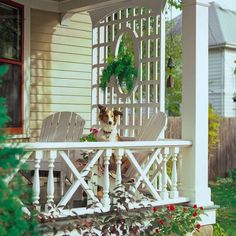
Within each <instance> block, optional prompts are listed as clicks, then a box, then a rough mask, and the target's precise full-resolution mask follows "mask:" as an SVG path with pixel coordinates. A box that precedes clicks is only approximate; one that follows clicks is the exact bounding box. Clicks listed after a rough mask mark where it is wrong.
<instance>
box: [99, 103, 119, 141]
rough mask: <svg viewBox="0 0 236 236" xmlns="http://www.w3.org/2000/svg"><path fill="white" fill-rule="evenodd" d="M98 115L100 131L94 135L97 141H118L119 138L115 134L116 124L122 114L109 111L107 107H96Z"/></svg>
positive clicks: (116, 111)
mask: <svg viewBox="0 0 236 236" xmlns="http://www.w3.org/2000/svg"><path fill="white" fill-rule="evenodd" d="M98 108H99V115H98V119H99V121H100V123H101V129H100V130H99V131H98V132H97V133H96V135H95V138H96V140H97V141H108V142H115V141H120V136H119V134H118V132H117V122H118V118H119V116H122V115H123V114H122V112H120V111H118V110H114V111H112V110H109V109H108V108H107V107H105V106H102V105H100V104H99V105H98Z"/></svg>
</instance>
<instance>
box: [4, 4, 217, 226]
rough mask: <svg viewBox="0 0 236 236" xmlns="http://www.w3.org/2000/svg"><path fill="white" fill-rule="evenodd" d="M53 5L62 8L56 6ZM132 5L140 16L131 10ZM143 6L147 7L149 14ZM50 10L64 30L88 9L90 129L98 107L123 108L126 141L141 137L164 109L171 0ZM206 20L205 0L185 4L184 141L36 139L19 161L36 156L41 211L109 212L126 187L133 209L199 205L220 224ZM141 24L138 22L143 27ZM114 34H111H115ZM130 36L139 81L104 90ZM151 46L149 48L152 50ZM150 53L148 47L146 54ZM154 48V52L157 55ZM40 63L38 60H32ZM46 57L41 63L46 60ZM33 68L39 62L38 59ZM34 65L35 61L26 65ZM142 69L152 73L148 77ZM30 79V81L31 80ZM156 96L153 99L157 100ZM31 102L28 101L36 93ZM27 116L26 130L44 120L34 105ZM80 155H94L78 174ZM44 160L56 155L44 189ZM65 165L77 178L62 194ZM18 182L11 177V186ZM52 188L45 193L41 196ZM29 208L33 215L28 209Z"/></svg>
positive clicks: (35, 196)
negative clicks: (212, 172)
mask: <svg viewBox="0 0 236 236" xmlns="http://www.w3.org/2000/svg"><path fill="white" fill-rule="evenodd" d="M21 2H22V3H23V4H25V6H26V7H27V9H28V10H30V9H31V8H33V7H35V8H36V9H40V10H48V9H44V7H43V2H44V1H41V2H40V4H39V3H35V5H34V6H33V5H32V6H30V5H27V4H28V3H26V2H24V1H23V0H22V1H21ZM38 2H39V1H38ZM81 4H82V5H81ZM54 6H57V7H56V8H54ZM131 8H133V9H134V11H132V12H130V11H129V9H131ZM142 8H147V9H148V10H147V11H146V10H145V11H143V10H142ZM50 9H54V10H53V11H55V12H56V13H58V15H60V22H61V25H65V26H66V25H68V24H69V23H70V19H71V17H72V16H73V15H74V14H75V12H83V11H85V10H86V11H88V12H89V14H90V17H91V22H92V40H93V42H92V44H93V46H92V56H93V61H92V69H91V71H90V72H91V74H92V78H91V81H92V86H91V93H92V95H91V103H90V104H89V106H90V107H91V113H90V114H89V116H90V115H91V116H90V118H89V120H88V121H87V129H88V128H89V127H91V126H92V125H98V121H97V104H98V103H101V104H103V105H106V106H107V107H109V108H118V109H120V110H122V111H123V113H124V119H123V120H122V121H121V123H119V129H120V132H121V134H122V135H124V136H135V135H137V133H138V131H139V130H140V129H141V127H142V125H143V123H144V121H145V119H146V118H149V117H150V116H151V115H152V114H153V113H157V112H159V111H165V1H162V0H160V1H157V0H155V1H151V0H149V1H93V3H89V4H87V3H85V2H80V3H78V1H65V2H60V3H57V5H56V3H53V1H52V2H51V5H50ZM117 9H118V11H117ZM137 9H138V10H137ZM122 11H123V12H122ZM104 16H105V17H104ZM124 18H125V20H124ZM150 19H154V25H153V26H152V28H151V24H150ZM207 20H208V9H207V4H206V3H205V1H204V0H191V1H189V0H184V1H183V62H184V68H183V72H184V73H183V109H182V127H183V128H182V137H183V139H184V140H167V139H164V135H163V136H162V139H160V140H158V141H143V142H137V141H129V142H89V143H88V142H85V143H81V142H62V143H61V142H53V143H51V142H47V143H46V142H33V141H35V140H33V141H32V142H29V143H21V144H20V146H22V147H23V148H24V149H25V150H26V152H27V153H26V154H25V155H24V156H23V157H20V158H21V160H22V163H25V162H28V161H29V160H30V158H31V159H32V158H33V162H31V163H32V165H33V170H34V177H33V180H32V188H33V203H34V204H35V206H36V208H37V210H38V211H39V212H41V213H43V214H44V215H45V216H50V215H53V216H55V217H58V218H67V217H71V216H77V215H87V214H91V215H92V214H94V213H95V212H96V213H99V212H109V211H110V208H111V204H112V202H113V201H114V199H113V195H114V194H113V193H114V191H115V190H117V189H118V190H119V189H120V188H123V187H122V186H123V185H125V187H126V191H127V192H128V193H129V192H130V194H131V196H129V198H130V200H129V202H128V207H129V209H137V208H140V207H154V206H162V205H167V204H172V203H173V204H182V203H189V204H197V205H201V206H203V207H204V208H205V209H206V213H207V216H204V217H203V218H202V224H203V225H206V224H214V223H215V209H214V207H213V206H214V204H213V202H211V194H210V189H209V188H208V174H207V172H208V160H207V158H208V148H207V145H208V144H207V143H208V142H207V132H208V125H207V124H208V121H207V114H208V102H207V101H208V99H207V97H208V95H207V94H208V80H207V74H208V73H207V72H208V68H207V64H208V45H207V42H208V40H207V37H208V34H207V24H205V22H206V21H207ZM143 22H146V23H145V24H147V25H148V26H147V27H148V30H147V32H149V33H147V34H146V35H144V34H143V33H142V32H141V31H142V30H141V28H142V24H143ZM136 23H138V24H137V25H138V26H137V28H136ZM139 24H140V25H139ZM116 25H117V26H116ZM116 27H117V28H116ZM108 29H111V30H110V31H109V32H110V33H109V36H108V31H107V30H108ZM139 31H140V32H139ZM150 32H151V33H150ZM124 33H128V34H130V35H131V38H133V40H134V45H135V46H134V48H135V55H136V59H135V63H136V64H135V65H136V66H137V68H138V69H139V71H140V73H139V77H138V81H137V82H136V84H135V88H134V90H133V91H132V93H130V94H129V93H127V94H126V93H125V92H122V91H120V90H119V88H118V89H117V86H118V85H117V84H116V81H115V80H114V79H113V80H112V81H111V83H110V84H109V86H108V88H106V90H105V91H102V90H101V89H100V88H99V78H100V76H101V71H102V69H104V68H105V66H106V63H105V62H106V60H107V58H108V56H109V52H110V51H111V52H112V53H114V54H117V50H118V49H117V48H118V47H119V43H120V41H121V38H122V37H123V35H124ZM144 41H147V42H149V43H147V44H146V45H145V44H144ZM50 44H51V42H48V45H50ZM150 45H152V46H150ZM27 47H28V46H27ZM143 48H145V50H147V51H146V54H145V55H144V50H143ZM151 51H154V54H153V53H151ZM28 53H29V52H28ZM33 59H35V58H34V57H33ZM40 59H42V58H41V57H40ZM43 59H44V61H48V60H49V58H46V59H45V58H43ZM27 63H28V62H26V64H27ZM33 63H35V61H34V60H33V61H32V64H33ZM33 66H35V65H33ZM43 66H45V65H43ZM80 66H81V65H80ZM28 67H29V64H27V66H26V68H28ZM150 68H152V69H150ZM37 69H38V68H37ZM143 70H146V71H147V74H146V75H145V79H144V77H143V73H142V71H143ZM150 71H152V75H150V74H151V73H150ZM26 74H27V73H26ZM36 74H37V73H36ZM39 74H40V73H39ZM36 76H38V75H36ZM27 78H28V80H29V79H30V78H29V75H27ZM35 81H36V80H35ZM60 82H61V81H60ZM48 83H50V82H48ZM25 87H26V88H27V89H26V90H27V91H30V84H29V81H28V82H27V80H26V84H25ZM32 88H33V86H32ZM151 91H152V93H153V96H150V92H151ZM28 95H29V94H28ZM33 95H34V96H32V94H31V96H32V97H33V100H34V103H35V104H36V106H37V99H38V96H37V91H36V93H35V94H33ZM26 98H27V101H28V102H29V96H28V97H27V96H26ZM39 106H40V104H39ZM64 107H66V106H64ZM31 108H32V107H31ZM86 109H87V108H86ZM32 110H34V107H33V109H32ZM25 113H26V118H27V119H26V124H25V130H27V129H28V130H29V128H30V121H31V119H32V120H34V122H36V123H37V121H38V116H37V115H39V116H41V114H40V111H39V112H38V114H37V115H36V116H35V115H31V114H30V109H29V106H25ZM30 117H31V119H30ZM35 120H36V121H35ZM28 130H27V132H28ZM35 137H37V135H36V136H35ZM35 139H36V138H35ZM76 152H80V153H81V152H89V153H90V155H89V159H88V161H87V163H86V165H85V166H84V167H83V168H82V170H78V167H77V166H76V165H75V163H73V161H72V159H71V156H70V154H71V153H72V154H73V153H76ZM140 152H145V153H147V155H146V156H145V163H144V164H143V165H140V164H139V163H138V162H137V161H136V158H135V155H136V154H137V153H140ZM112 153H116V156H117V160H116V171H115V172H116V173H115V176H113V178H111V176H110V171H109V165H110V160H111V157H112ZM45 155H47V156H48V157H49V158H48V161H47V168H48V175H47V177H46V185H44V186H43V184H42V182H41V179H40V170H41V169H42V166H41V161H42V160H43V157H44V156H45ZM124 156H126V157H127V158H128V160H129V161H130V163H131V165H132V166H133V168H134V170H135V173H136V177H135V179H134V180H133V181H132V182H131V183H130V182H128V183H127V182H126V180H124V177H123V175H122V173H121V163H122V159H123V158H124ZM99 159H103V160H104V172H103V174H102V177H103V178H101V176H98V175H99V173H98V171H97V169H98V166H99ZM58 160H60V161H61V162H60V163H61V165H62V167H63V168H64V167H66V169H67V170H68V172H70V173H71V174H72V179H71V180H70V181H67V186H66V187H65V189H61V190H60V193H56V192H55V181H54V180H55V178H54V175H55V172H54V169H55V165H57V164H58ZM57 169H58V168H57ZM16 172H18V170H16ZM13 177H14V176H11V177H9V179H8V181H10V180H11V179H12V178H13ZM98 185H99V186H102V188H103V190H102V195H99V194H98V188H97V186H98ZM45 186H46V192H45V191H42V190H43V189H45ZM81 193H82V195H81ZM132 194H133V195H132ZM43 195H46V197H45V196H44V197H43ZM81 196H82V198H84V199H85V200H84V199H82V198H81ZM78 197H80V200H84V201H83V205H81V204H80V206H76V205H75V204H74V200H75V199H76V198H78ZM25 210H26V211H27V209H25Z"/></svg>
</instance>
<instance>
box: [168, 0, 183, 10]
mask: <svg viewBox="0 0 236 236" xmlns="http://www.w3.org/2000/svg"><path fill="white" fill-rule="evenodd" d="M168 3H169V4H170V5H171V6H173V7H175V8H176V9H182V5H181V4H182V0H168Z"/></svg>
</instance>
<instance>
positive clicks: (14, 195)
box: [0, 67, 38, 236]
mask: <svg viewBox="0 0 236 236" xmlns="http://www.w3.org/2000/svg"><path fill="white" fill-rule="evenodd" d="M6 71H7V70H6V68H3V67H0V77H1V76H3V75H4V73H5V72H6ZM7 121H9V117H8V116H7V115H6V106H5V99H3V98H0V146H1V148H0V235H1V236H9V235H10V236H12V235H17V236H18V235H19V236H20V235H38V233H37V223H36V220H35V217H34V215H33V214H32V215H31V216H29V215H26V214H25V213H23V211H22V203H21V202H20V201H19V199H24V204H29V203H30V202H31V194H30V192H29V190H28V189H27V188H26V187H25V186H24V185H23V183H22V181H21V179H20V177H15V178H14V181H11V182H10V183H9V184H8V183H7V177H9V176H10V175H12V174H13V173H14V170H15V168H17V167H18V166H19V165H20V161H19V159H17V156H18V155H22V154H23V153H24V151H23V150H22V149H21V148H18V147H17V145H14V144H12V145H10V146H8V147H6V146H5V145H4V144H5V143H6V140H7V136H6V134H5V132H4V129H3V128H4V127H5V124H6V122H7Z"/></svg>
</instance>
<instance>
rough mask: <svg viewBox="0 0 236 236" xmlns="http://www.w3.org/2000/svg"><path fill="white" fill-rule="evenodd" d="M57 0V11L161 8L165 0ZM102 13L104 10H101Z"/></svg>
mask: <svg viewBox="0 0 236 236" xmlns="http://www.w3.org/2000/svg"><path fill="white" fill-rule="evenodd" d="M58 1H59V12H61V13H66V12H68V11H69V12H74V11H76V12H78V11H94V10H97V9H101V8H107V11H109V12H110V11H111V10H112V9H113V8H114V9H117V7H118V8H119V7H121V6H122V5H123V6H124V5H125V6H126V7H136V6H143V7H148V8H151V9H153V10H154V9H157V10H159V11H160V10H161V9H163V7H164V6H165V3H166V0H89V1H88V0H69V1H68V0H64V1H60V0H58ZM102 14H104V12H102Z"/></svg>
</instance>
